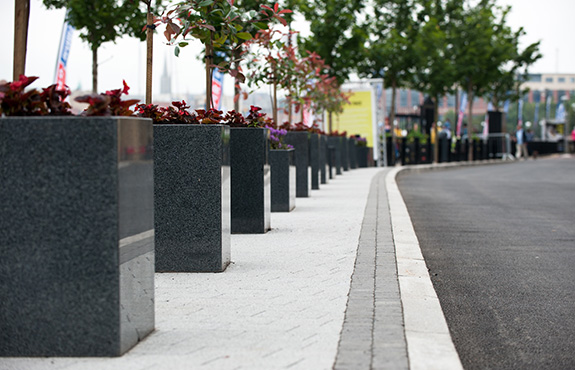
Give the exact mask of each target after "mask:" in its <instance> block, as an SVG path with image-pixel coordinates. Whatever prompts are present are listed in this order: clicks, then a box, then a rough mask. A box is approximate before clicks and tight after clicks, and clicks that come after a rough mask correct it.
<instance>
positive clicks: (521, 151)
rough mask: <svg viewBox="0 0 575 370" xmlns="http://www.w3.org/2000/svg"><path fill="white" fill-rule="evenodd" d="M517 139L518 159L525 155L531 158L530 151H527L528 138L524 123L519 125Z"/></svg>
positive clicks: (516, 153)
mask: <svg viewBox="0 0 575 370" xmlns="http://www.w3.org/2000/svg"><path fill="white" fill-rule="evenodd" d="M515 139H516V142H517V146H516V149H515V158H517V159H519V158H521V157H524V158H525V159H527V158H529V153H528V152H527V140H526V137H525V130H523V126H522V125H517V131H516V133H515Z"/></svg>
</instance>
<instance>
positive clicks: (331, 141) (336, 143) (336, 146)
mask: <svg viewBox="0 0 575 370" xmlns="http://www.w3.org/2000/svg"><path fill="white" fill-rule="evenodd" d="M328 146H329V147H331V148H333V157H334V160H333V161H332V167H335V174H336V175H341V174H342V169H343V166H342V158H341V157H342V155H341V154H342V150H341V137H340V136H330V137H328Z"/></svg>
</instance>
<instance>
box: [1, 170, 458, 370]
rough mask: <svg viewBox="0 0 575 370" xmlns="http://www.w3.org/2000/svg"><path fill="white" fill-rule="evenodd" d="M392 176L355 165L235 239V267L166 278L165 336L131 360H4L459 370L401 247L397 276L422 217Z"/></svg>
mask: <svg viewBox="0 0 575 370" xmlns="http://www.w3.org/2000/svg"><path fill="white" fill-rule="evenodd" d="M389 171H390V170H389V169H384V170H382V169H380V168H369V169H357V170H352V171H349V172H344V174H343V175H341V176H337V177H336V178H335V179H333V180H331V181H330V183H329V184H327V185H322V186H321V190H319V191H315V190H314V191H313V192H312V196H311V197H310V198H298V199H297V201H296V209H295V210H294V211H292V212H290V213H273V214H272V219H271V221H272V230H271V231H270V232H268V233H267V234H263V235H232V261H233V263H232V264H231V265H230V266H229V267H228V269H227V270H226V272H224V273H220V274H212V273H204V274H198V273H194V274H188V273H161V274H159V273H158V274H156V275H155V279H156V331H155V332H154V333H152V334H151V335H150V336H149V337H148V338H146V339H145V340H144V341H143V342H141V343H140V344H138V345H137V346H136V347H134V348H133V349H132V350H131V351H129V352H128V353H127V354H125V355H124V356H122V357H119V358H0V369H2V370H3V369H306V370H307V369H312V370H316V369H331V368H334V367H335V368H337V369H362V368H365V369H371V368H373V369H380V368H389V369H403V368H412V369H419V368H437V369H444V368H460V364H459V367H458V363H459V359H458V358H457V354H454V352H453V351H454V349H453V348H450V347H449V344H450V343H451V341H450V338H448V337H449V333H448V332H447V337H446V335H445V334H446V333H444V332H442V333H439V334H437V333H434V332H431V334H432V335H428V334H429V333H430V332H429V331H428V329H427V325H428V324H429V323H428V322H425V320H424V318H422V317H417V318H414V316H413V315H414V314H415V315H416V316H425V315H430V316H429V317H431V318H432V321H435V320H436V319H437V318H438V317H439V319H440V320H444V319H443V315H442V313H441V309H440V308H439V313H438V312H437V307H436V306H438V302H435V301H434V300H433V297H431V300H432V301H433V302H434V304H435V303H436V306H434V307H432V308H433V309H435V311H433V309H432V310H431V311H426V310H427V309H428V308H429V307H427V306H429V305H428V304H427V303H426V302H428V301H429V297H430V296H433V295H434V294H435V292H434V291H433V288H432V287H431V291H432V292H430V291H429V286H427V285H425V283H424V282H423V281H424V280H425V277H424V276H421V275H422V274H423V272H422V271H425V273H427V271H426V270H425V269H424V270H421V266H423V268H424V267H425V264H424V262H423V259H422V258H421V259H419V257H417V256H416V257H415V258H414V259H412V258H411V256H412V255H413V253H412V251H411V250H409V249H408V250H407V252H399V253H398V255H400V256H403V257H401V261H400V270H399V277H398V270H397V264H396V257H395V256H396V253H395V248H397V247H398V246H397V245H398V242H399V245H400V246H401V245H404V244H405V240H406V239H405V234H409V232H410V231H409V228H410V227H411V223H410V221H409V216H408V215H407V217H406V216H405V215H404V214H401V212H400V216H399V217H398V221H396V222H395V224H394V221H393V218H394V213H393V212H394V209H397V208H398V207H397V204H395V203H394V202H393V201H391V202H390V200H389V199H388V192H387V189H388V187H390V186H391V187H392V188H393V186H394V184H395V183H394V180H393V179H394V177H393V178H392V179H391V180H390V178H389V177H387V178H386V175H387V173H388V172H389ZM391 171H396V170H395V169H393V170H391ZM395 189H396V188H395ZM395 189H392V190H393V191H394V192H393V197H399V198H400V200H401V196H400V195H399V193H398V191H397V193H395ZM401 203H403V201H402V200H401ZM388 207H389V208H388ZM390 212H391V213H390ZM364 216H365V217H364ZM406 225H407V226H406ZM394 232H395V234H397V235H394ZM411 232H413V230H412V228H411ZM398 236H399V240H397V237H398ZM402 237H403V240H402V239H401V238H402ZM413 237H414V235H413ZM402 243H403V244H402ZM407 244H408V245H409V246H411V247H414V245H413V242H412V241H410V240H408V241H407ZM415 244H416V245H415V246H416V247H417V249H418V245H417V241H416V238H415ZM358 246H359V247H358ZM402 248H403V247H402ZM402 251H405V249H402ZM356 257H357V259H356ZM410 261H411V262H413V263H414V265H413V266H417V268H414V270H413V271H415V275H413V273H412V272H413V271H410V267H409V263H410ZM422 262H423V265H422ZM406 263H407V265H406ZM420 273H421V274H420ZM423 275H425V274H423ZM352 277H353V279H352ZM405 277H407V279H405ZM411 278H415V279H416V281H414V284H412V285H411V286H410V285H409V284H408V283H409V282H410V281H412V280H410V279H411ZM427 278H428V277H427ZM406 284H407V285H406ZM422 284H423V285H422ZM429 284H431V283H430V282H429ZM350 286H351V291H350ZM422 287H423V288H422ZM400 288H401V289H404V290H405V291H404V292H403V293H404V294H403V295H402V294H400ZM412 288H413V290H411V291H407V289H412ZM421 289H423V290H421ZM421 292H423V293H424V294H423V295H419V293H421ZM348 295H349V297H348ZM404 297H407V298H408V299H407V300H404ZM418 297H419V298H420V299H419V300H418ZM348 298H349V299H348ZM435 299H436V298H435ZM422 302H423V303H425V304H424V305H423V306H425V307H423V311H421V312H420V311H418V310H419V308H418V307H419V305H420V304H421V303H422ZM406 305H407V306H406ZM410 305H411V306H410ZM431 306H433V304H432V305H431ZM404 311H405V312H406V313H408V314H409V315H407V316H404V315H403V312H404ZM429 312H431V314H430V313H429ZM437 315H439V316H437ZM404 317H405V318H404ZM404 320H405V322H404ZM432 326H433V325H432ZM406 328H407V330H406ZM444 329H446V327H445V328H440V331H441V330H444ZM426 337H429V338H431V340H427V341H426V340H425V338H426ZM438 338H440V340H439V343H440V346H439V347H438V346H436V345H434V342H437V339H438ZM408 347H409V348H408ZM451 347H453V344H452V343H451Z"/></svg>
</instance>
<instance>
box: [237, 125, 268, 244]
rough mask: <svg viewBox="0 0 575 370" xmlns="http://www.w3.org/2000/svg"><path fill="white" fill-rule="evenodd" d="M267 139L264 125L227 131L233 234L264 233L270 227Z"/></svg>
mask: <svg viewBox="0 0 575 370" xmlns="http://www.w3.org/2000/svg"><path fill="white" fill-rule="evenodd" d="M268 138H269V130H268V129H267V128H249V127H234V128H231V130H230V163H231V179H232V181H231V186H232V189H231V202H232V203H231V217H232V234H263V233H266V232H267V231H268V230H269V229H270V219H271V183H270V181H271V174H270V165H269V161H268V150H269V149H268V148H269V144H268V141H269V140H268Z"/></svg>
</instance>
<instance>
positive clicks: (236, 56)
mask: <svg viewBox="0 0 575 370" xmlns="http://www.w3.org/2000/svg"><path fill="white" fill-rule="evenodd" d="M240 47H241V46H240V45H238V47H236V48H235V49H234V50H233V51H232V55H233V58H234V69H235V70H236V72H238V73H239V69H240V61H239V59H240ZM241 93H242V92H241V90H240V79H239V77H238V76H237V75H236V77H235V78H234V110H235V111H236V112H239V111H240V94H241ZM274 121H275V119H274Z"/></svg>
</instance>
